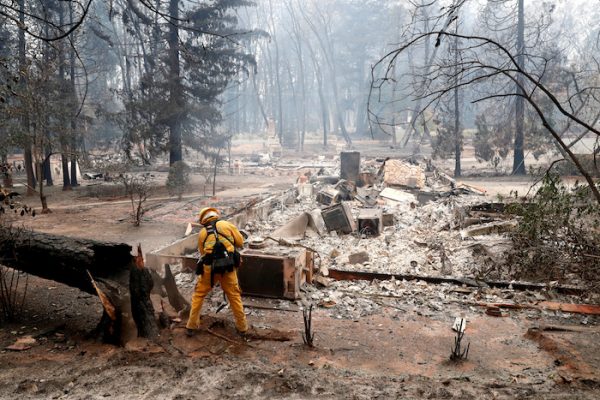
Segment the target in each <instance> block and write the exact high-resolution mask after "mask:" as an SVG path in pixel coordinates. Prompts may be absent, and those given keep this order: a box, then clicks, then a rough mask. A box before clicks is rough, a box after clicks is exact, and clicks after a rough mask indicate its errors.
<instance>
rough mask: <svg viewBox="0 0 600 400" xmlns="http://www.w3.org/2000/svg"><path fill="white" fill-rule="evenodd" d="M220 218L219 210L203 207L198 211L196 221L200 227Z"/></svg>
mask: <svg viewBox="0 0 600 400" xmlns="http://www.w3.org/2000/svg"><path fill="white" fill-rule="evenodd" d="M219 216H220V214H219V210H217V209H216V208H214V207H205V208H203V209H202V210H200V214H199V215H198V220H199V221H200V223H201V224H202V225H206V224H208V223H211V222H212V221H214V220H215V219H218V218H219Z"/></svg>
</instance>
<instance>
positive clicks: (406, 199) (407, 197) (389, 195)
mask: <svg viewBox="0 0 600 400" xmlns="http://www.w3.org/2000/svg"><path fill="white" fill-rule="evenodd" d="M379 196H380V197H383V198H385V199H390V200H393V201H397V202H400V203H416V202H417V197H416V196H415V195H414V194H412V193H409V192H405V191H404V190H398V189H392V188H389V187H388V188H385V189H383V190H382V191H381V192H379Z"/></svg>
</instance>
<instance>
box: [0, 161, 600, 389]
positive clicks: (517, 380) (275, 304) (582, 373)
mask: <svg viewBox="0 0 600 400" xmlns="http://www.w3.org/2000/svg"><path fill="white" fill-rule="evenodd" d="M296 177H297V174H296V173H295V172H293V170H292V172H288V173H282V174H279V175H272V176H265V175H258V174H247V175H245V176H243V177H240V176H223V177H219V178H218V183H219V184H218V187H217V189H218V193H217V196H216V198H211V197H209V195H205V189H204V183H203V181H202V179H203V178H202V177H200V176H194V180H193V188H192V190H190V192H189V193H186V194H185V196H184V198H183V199H182V200H181V201H177V200H176V199H174V198H169V197H168V195H167V194H166V192H165V191H164V189H158V190H156V191H154V192H153V193H152V196H151V198H150V199H149V201H148V205H149V206H153V205H156V206H155V207H150V208H151V209H150V210H149V211H148V213H147V214H146V215H145V217H144V221H143V222H142V225H141V226H140V227H137V228H136V227H134V226H133V225H132V224H131V222H130V220H129V218H128V212H129V210H130V207H131V205H130V203H129V202H128V201H127V199H125V198H119V197H116V198H114V197H113V198H109V199H107V198H106V197H102V196H100V197H94V196H92V195H90V194H91V193H94V191H93V190H91V189H90V183H89V182H86V183H84V186H82V187H80V188H77V189H76V190H74V191H72V192H62V191H61V190H60V187H52V188H48V194H49V205H50V208H51V209H52V211H53V212H52V213H51V214H47V215H38V216H36V217H35V218H33V219H31V218H29V219H27V218H25V219H23V220H22V223H23V224H24V226H26V227H30V228H34V229H36V230H39V231H43V232H51V233H57V234H64V235H69V236H78V237H87V238H93V239H99V240H111V241H123V242H126V243H129V244H131V245H137V244H138V243H141V245H142V248H143V249H144V251H145V252H147V251H151V250H153V249H156V248H159V247H161V246H163V245H165V244H168V243H170V242H172V241H174V240H176V239H177V238H180V237H181V236H182V235H183V232H184V230H185V224H186V222H188V221H192V220H194V217H195V215H196V213H197V212H198V210H199V209H200V208H201V207H203V206H204V205H206V204H215V203H216V204H232V203H233V204H238V205H240V204H244V202H247V201H248V199H251V198H252V197H253V196H256V195H257V194H260V193H264V192H275V191H277V190H283V189H286V188H287V187H289V185H290V184H291V183H293V182H294V181H295V179H296ZM159 179H160V177H159ZM467 181H468V182H469V183H470V184H472V185H479V186H483V187H486V188H487V189H488V190H489V192H488V193H489V195H490V196H491V198H493V197H494V196H495V195H496V194H497V193H499V192H500V193H504V192H505V191H507V188H514V187H519V188H524V189H525V191H526V188H528V185H529V183H530V179H529V178H523V179H517V178H500V179H494V180H490V178H469V179H468V180H467ZM209 191H210V190H209ZM508 191H509V190H508ZM519 192H520V193H521V191H520V189H519ZM31 201H32V205H34V206H35V205H36V204H33V203H35V202H36V200H31ZM418 284H419V282H414V283H412V282H407V283H406V285H418ZM21 289H22V287H21ZM184 294H185V296H186V297H187V296H189V295H190V293H189V291H187V292H184ZM244 301H245V303H246V305H247V306H248V307H247V313H248V314H249V317H248V318H249V322H250V323H251V324H252V325H253V326H254V328H255V330H256V331H257V332H259V333H260V334H261V337H262V339H257V338H254V339H251V340H250V341H249V342H245V341H243V340H241V338H239V337H238V336H237V335H236V334H235V330H234V327H233V324H232V321H231V320H232V318H231V314H230V312H229V310H228V309H225V310H224V311H222V312H220V313H218V314H215V313H214V308H212V307H208V313H207V314H208V315H207V316H206V317H205V318H204V319H203V325H202V329H201V331H200V332H199V333H198V334H197V335H196V336H194V337H192V338H188V337H186V336H185V335H184V325H183V323H176V324H174V325H173V326H172V327H171V328H170V329H165V330H163V331H162V333H161V337H160V339H159V340H158V341H157V342H148V341H145V340H142V339H138V340H134V341H132V342H130V343H128V344H127V346H126V347H125V348H119V347H114V346H110V345H103V344H100V343H98V342H96V341H95V340H93V339H92V338H90V337H89V334H90V332H91V331H92V330H93V329H94V327H95V326H96V324H97V322H98V321H99V319H100V315H101V312H102V308H101V306H100V304H99V302H98V299H97V298H96V297H95V296H91V295H88V294H86V293H83V292H81V291H79V290H77V289H74V288H70V287H66V286H64V285H61V284H57V283H55V282H52V281H46V280H42V279H39V278H36V277H29V281H28V288H27V297H26V298H25V303H24V309H23V310H22V314H21V315H19V316H18V319H17V321H16V322H12V323H5V324H4V325H2V326H0V349H2V350H0V398H6V399H9V398H24V399H29V398H31V399H46V398H57V399H58V398H69V399H102V398H117V399H121V398H122V399H131V398H140V399H163V398H164V399H194V398H203V399H222V398H224V399H254V398H269V399H271V398H273V399H308V398H331V399H394V398H410V399H413V398H414V399H419V398H430V399H450V398H460V399H499V398H505V399H512V398H527V399H597V398H599V397H600V372H599V371H600V369H599V368H600V350H599V348H598V343H600V341H599V340H600V325H599V322H600V319H599V318H598V317H596V316H591V317H584V316H580V315H572V314H566V313H559V312H556V313H537V314H531V313H525V312H522V311H517V310H511V311H507V312H505V313H504V314H505V315H504V316H503V317H493V316H489V315H486V313H485V312H484V311H485V310H484V309H481V308H477V307H473V306H472V305H468V304H457V305H456V306H454V307H452V309H448V310H444V309H442V310H439V311H436V312H433V313H432V312H427V313H425V312H423V310H422V309H421V308H420V307H419V306H411V307H397V306H393V305H390V306H387V307H382V309H381V310H380V311H379V312H377V313H374V314H372V315H367V316H364V317H361V318H359V319H354V320H352V319H338V318H335V317H332V315H331V314H330V313H328V310H327V309H325V308H316V309H315V310H314V313H313V326H314V330H315V332H316V339H315V347H314V348H308V347H306V346H305V345H304V344H303V342H302V337H301V332H302V329H303V324H302V314H301V312H300V311H298V306H297V305H296V304H295V303H292V302H286V301H283V300H266V299H257V298H248V297H246V298H245V299H244ZM284 303H285V304H284ZM265 306H266V307H272V308H279V309H278V310H273V309H266V308H265ZM456 316H462V317H465V318H466V319H467V321H468V325H467V330H466V336H465V341H467V342H468V343H470V349H469V354H468V359H467V360H466V361H463V362H461V363H451V362H449V361H448V356H449V354H450V349H451V346H452V344H453V341H454V337H455V333H454V332H453V331H452V330H451V329H450V327H451V326H452V323H453V321H454V318H455V317H456ZM549 325H552V326H561V327H565V326H566V327H567V328H568V329H566V330H544V328H543V327H544V326H549ZM28 335H31V336H33V337H34V338H35V343H33V344H31V348H28V349H25V350H22V351H11V350H8V349H6V348H7V347H8V346H10V345H11V344H13V343H15V341H16V340H17V339H19V338H23V337H25V336H28ZM275 339H288V340H286V341H280V340H275Z"/></svg>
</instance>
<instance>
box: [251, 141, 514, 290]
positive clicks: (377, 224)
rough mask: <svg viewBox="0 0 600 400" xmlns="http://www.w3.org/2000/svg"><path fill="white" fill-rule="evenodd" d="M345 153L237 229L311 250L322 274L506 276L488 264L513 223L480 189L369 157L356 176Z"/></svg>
mask: <svg viewBox="0 0 600 400" xmlns="http://www.w3.org/2000/svg"><path fill="white" fill-rule="evenodd" d="M348 154H349V155H347V153H342V154H341V156H340V169H330V170H328V169H325V168H320V169H319V171H317V172H316V173H314V174H312V173H309V174H305V175H303V176H301V177H300V178H299V179H298V182H299V183H298V184H297V185H296V195H297V197H296V199H295V202H294V203H291V204H290V203H289V202H287V203H284V202H283V201H282V202H281V204H280V206H279V207H276V208H275V209H273V210H272V211H271V212H270V213H269V214H268V218H265V219H262V220H260V219H259V220H254V221H250V222H248V223H247V224H246V225H245V226H244V229H245V230H246V231H247V232H249V234H250V235H251V237H252V236H256V237H268V236H275V237H276V238H277V239H282V238H283V239H286V240H290V241H296V242H298V243H301V244H302V245H304V246H307V247H309V248H311V249H314V250H315V251H316V252H317V253H319V255H320V256H321V259H322V263H321V265H320V269H321V273H322V274H323V275H325V276H326V275H327V270H328V269H342V270H350V271H353V270H354V271H369V272H382V273H391V274H411V275H426V276H436V275H453V276H464V277H479V278H481V277H483V276H482V275H485V274H486V273H489V272H490V271H493V272H494V273H496V276H493V278H495V279H499V278H506V277H503V276H499V275H498V274H499V273H500V269H499V268H494V267H495V266H496V265H497V264H498V263H499V261H501V260H500V259H501V257H502V254H503V253H504V252H505V250H506V247H507V246H509V245H510V242H509V240H508V239H506V238H504V237H503V236H502V233H503V232H506V231H507V230H510V229H512V228H514V227H515V226H516V224H517V222H516V220H515V219H514V217H512V216H510V217H506V215H505V214H504V213H503V211H504V210H503V209H498V207H499V206H495V205H494V204H493V203H482V198H481V194H482V193H483V191H482V190H480V189H477V188H471V187H469V186H466V185H461V184H457V182H456V181H454V180H453V179H452V178H450V177H448V176H447V175H445V174H443V173H442V172H440V171H438V170H437V169H436V168H435V167H433V166H432V165H431V164H428V165H425V166H421V165H418V164H415V163H408V162H405V161H401V160H391V159H388V160H384V161H383V162H379V167H378V168H377V161H376V160H370V161H369V162H366V163H364V164H365V165H366V166H367V168H369V169H368V170H367V171H364V170H361V169H360V167H359V165H360V155H359V153H357V152H349V153H348ZM357 155H358V156H357ZM307 175H309V176H307ZM365 176H369V177H371V179H364V177H365ZM341 177H344V178H346V179H342V178H341ZM311 194H312V195H311ZM490 204H491V205H490ZM486 205H489V207H487V208H486ZM278 226H279V227H281V228H278V229H274V227H278ZM482 267H483V268H482Z"/></svg>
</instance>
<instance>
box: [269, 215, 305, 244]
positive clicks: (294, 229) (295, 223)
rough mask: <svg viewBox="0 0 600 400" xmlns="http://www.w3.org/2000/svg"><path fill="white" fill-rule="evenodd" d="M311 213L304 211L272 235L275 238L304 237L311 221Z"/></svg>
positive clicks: (295, 238)
mask: <svg viewBox="0 0 600 400" xmlns="http://www.w3.org/2000/svg"><path fill="white" fill-rule="evenodd" d="M309 218H310V216H309V214H308V213H302V214H300V215H298V216H297V217H295V218H293V219H291V220H290V221H288V223H286V224H285V225H283V226H282V227H279V228H278V229H277V230H275V232H273V233H272V234H271V237H273V238H275V239H288V240H300V239H304V236H305V235H306V229H307V227H308V223H309Z"/></svg>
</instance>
